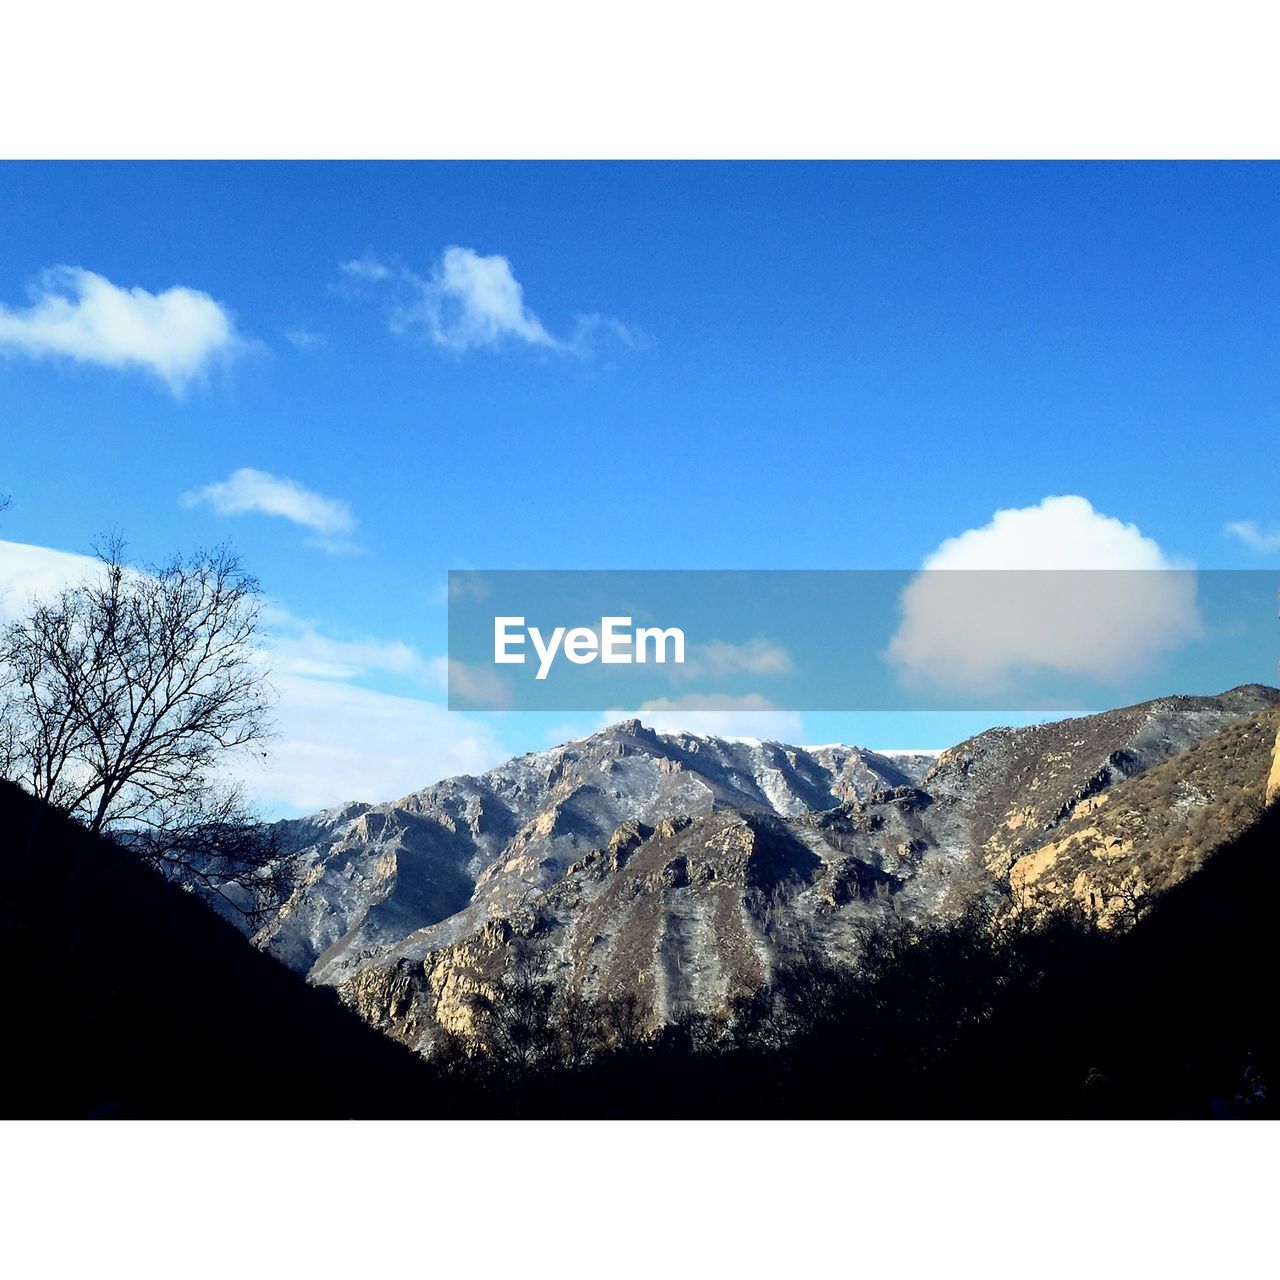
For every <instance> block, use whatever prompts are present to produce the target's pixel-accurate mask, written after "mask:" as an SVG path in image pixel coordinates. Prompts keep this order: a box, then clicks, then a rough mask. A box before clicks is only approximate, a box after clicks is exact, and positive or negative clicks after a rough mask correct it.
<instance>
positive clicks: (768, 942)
mask: <svg viewBox="0 0 1280 1280" xmlns="http://www.w3.org/2000/svg"><path fill="white" fill-rule="evenodd" d="M1278 704H1280V692H1277V691H1276V690H1273V689H1268V688H1265V687H1262V686H1256V685H1255V686H1244V687H1242V688H1239V689H1235V690H1231V691H1229V692H1228V693H1225V694H1222V695H1220V696H1217V697H1208V698H1192V697H1171V698H1162V699H1157V700H1155V701H1153V702H1149V703H1144V704H1141V705H1139V706H1135V707H1128V708H1121V709H1119V710H1116V711H1110V712H1105V713H1102V714H1100V715H1094V716H1084V717H1078V718H1073V719H1069V720H1064V721H1059V722H1056V723H1051V724H1045V725H1039V726H1034V727H1030V728H1021V729H993V730H990V731H988V732H986V733H983V734H979V735H977V736H976V737H975V738H972V739H970V740H968V741H966V742H964V743H961V744H960V745H958V746H956V747H953V748H952V749H950V750H949V751H946V752H943V753H942V754H941V755H939V756H937V757H936V758H935V757H931V756H925V755H916V756H912V757H905V758H904V757H888V756H884V755H877V754H876V753H873V752H868V751H863V750H860V749H858V748H852V747H842V746H829V747H821V748H803V747H790V746H785V745H783V744H779V743H760V742H749V741H730V740H724V739H717V738H710V737H699V736H694V735H688V734H676V735H669V734H658V733H655V732H653V731H651V730H649V729H646V728H645V727H644V726H642V725H641V724H640V723H639V722H638V721H628V722H625V723H623V724H619V725H615V726H612V727H611V728H609V729H606V730H604V731H602V732H600V733H598V734H595V735H593V736H592V737H590V738H587V739H584V740H582V741H580V742H574V743H569V744H566V745H565V746H562V747H557V748H555V749H553V750H550V751H545V752H539V753H536V754H534V755H530V756H525V757H521V758H520V759H518V760H513V761H511V762H509V763H508V764H506V765H503V766H501V767H500V768H499V769H496V770H494V771H492V772H491V773H488V774H485V775H483V776H481V777H479V778H456V779H450V780H448V781H446V782H442V783H439V784H437V785H436V786H433V787H429V788H427V789H425V790H423V791H420V792H416V793H413V794H412V795H410V796H407V797H405V798H403V799H402V800H400V801H397V802H396V803H394V804H387V805H378V806H367V805H351V806H346V807H344V808H341V809H337V810H330V811H327V812H325V813H323V814H318V815H316V816H315V817H313V818H309V819H303V820H299V821H297V822H292V823H289V824H286V828H285V835H286V838H287V840H288V841H289V843H290V844H291V845H292V847H294V848H295V849H298V850H300V851H301V856H302V858H303V860H304V862H305V867H306V871H305V875H304V877H303V881H302V883H301V885H300V887H299V889H298V890H297V892H296V893H295V894H294V895H293V897H292V898H291V899H290V900H289V901H288V902H287V903H285V904H284V906H283V907H282V909H281V911H280V913H279V914H278V916H277V917H276V919H274V920H273V921H272V922H271V923H270V924H269V925H268V926H267V928H266V929H265V930H264V931H263V933H262V935H261V939H260V940H261V941H262V943H263V944H264V945H265V946H266V947H267V948H268V949H270V950H271V951H273V952H274V953H275V954H276V955H277V956H279V957H280V958H281V959H283V960H285V961H286V963H288V964H290V965H291V967H293V968H295V969H297V970H298V971H300V972H305V973H307V974H308V976H309V977H310V978H311V980H312V981H313V982H319V983H325V984H331V985H335V986H338V987H339V989H340V991H341V993H342V995H343V998H344V999H345V1000H346V1001H347V1002H348V1003H349V1004H350V1005H351V1006H352V1007H354V1008H356V1009H357V1010H358V1011H359V1012H360V1013H361V1015H362V1016H363V1017H364V1018H365V1019H366V1020H367V1021H369V1022H371V1023H373V1024H374V1025H375V1026H378V1027H380V1028H381V1029H383V1030H386V1031H389V1032H390V1033H391V1034H393V1035H394V1036H395V1037H396V1038H398V1039H400V1040H402V1041H403V1042H404V1043H406V1044H409V1045H412V1046H413V1047H415V1048H425V1047H426V1046H427V1045H428V1044H429V1043H430V1041H431V1039H432V1037H433V1035H435V1034H436V1032H437V1031H438V1029H439V1028H440V1027H441V1026H443V1027H446V1028H450V1029H453V1030H459V1031H466V1030H468V1029H469V1028H470V1025H471V1017H472V1014H471V1003H472V997H473V996H474V995H475V994H477V993H480V994H484V993H487V992H492V991H493V990H494V988H495V984H496V983H498V982H499V981H500V979H501V976H502V974H503V972H504V971H505V970H506V968H507V966H508V963H509V959H510V955H511V952H512V948H513V946H515V945H516V944H517V943H521V944H522V945H533V946H535V947H536V948H537V950H538V952H539V954H540V955H541V956H542V957H543V959H544V960H545V962H546V963H547V964H548V965H549V966H550V967H551V969H552V971H553V972H554V973H555V975H556V977H557V979H558V980H559V981H561V982H563V983H565V984H567V985H569V986H570V987H572V988H574V989H576V990H578V991H580V992H581V993H582V994H583V995H584V996H587V997H611V996H624V997H630V998H634V999H635V1000H636V1001H637V1002H638V1003H639V1005H640V1006H641V1007H643V1008H645V1009H646V1010H647V1011H649V1016H650V1017H651V1018H652V1020H653V1021H654V1022H656V1023H662V1022H667V1021H671V1020H674V1019H677V1018H679V1017H680V1016H681V1015H682V1014H685V1013H689V1012H696V1013H707V1014H714V1013H719V1012H723V1010H724V1009H725V1008H726V1007H728V1005H729V1004H730V1003H731V1002H732V1001H733V1000H735V999H736V998H739V997H743V996H747V995H750V994H751V993H752V992H753V991H754V990H756V989H758V988H759V987H760V986H762V985H763V984H766V983H768V982H769V981H770V979H771V976H772V975H773V974H774V973H775V972H776V971H777V969H778V967H779V966H780V965H785V964H787V963H790V962H791V960H792V959H794V958H795V957H796V956H799V955H803V954H806V953H808V952H813V951H817V952H819V953H821V954H824V955H826V956H830V957H833V958H842V957H843V958H849V959H852V958H854V957H856V956H857V955H858V953H859V950H860V948H861V946H862V945H863V940H864V938H865V937H866V935H867V933H868V931H869V930H870V929H872V928H874V927H875V926H876V925H877V924H878V923H879V922H882V921H883V920H884V919H886V918H887V917H898V918H901V919H903V920H929V919H937V918H947V917H949V916H954V915H956V914H957V913H959V912H961V911H963V910H964V909H965V907H966V906H967V905H968V904H970V903H972V902H974V901H975V900H984V901H989V902H990V903H993V904H996V905H998V906H1000V907H1001V909H1008V910H1013V909H1016V910H1021V911H1026V912H1028V913H1030V914H1032V915H1036V914H1043V913H1045V912H1046V911H1048V910H1049V909H1050V908H1052V907H1054V906H1058V905H1063V904H1065V903H1068V902H1071V903H1075V904H1077V905H1079V906H1080V907H1081V908H1082V909H1084V910H1086V911H1091V912H1093V913H1094V914H1095V916H1096V917H1097V918H1098V919H1099V921H1100V923H1102V924H1103V925H1104V926H1106V925H1110V924H1112V923H1114V922H1115V921H1116V920H1117V919H1118V918H1119V917H1120V916H1121V915H1122V914H1123V913H1125V912H1129V913H1136V914H1141V912H1142V911H1143V910H1144V909H1145V906H1146V905H1147V903H1148V902H1149V901H1150V899H1151V897H1152V895H1153V894H1155V893H1158V892H1160V891H1162V890H1164V889H1166V888H1168V887H1169V885H1171V884H1173V883H1176V882H1177V881H1178V880H1180V879H1181V878H1183V877H1185V875H1186V874H1188V873H1189V872H1190V871H1191V870H1194V868H1195V866H1196V865H1198V863H1197V858H1198V857H1200V856H1202V855H1203V851H1204V849H1206V848H1207V847H1208V845H1207V844H1206V843H1205V840H1206V837H1207V836H1208V835H1209V834H1212V833H1216V832H1225V831H1227V830H1228V829H1229V828H1230V827H1231V824H1233V823H1238V822H1243V821H1245V820H1246V818H1247V817H1248V816H1249V815H1253V814H1256V813H1257V812H1260V810H1261V807H1262V802H1263V797H1264V792H1265V788H1266V780H1267V776H1268V774H1269V772H1270V771H1271V770H1272V769H1273V767H1277V766H1276V765H1275V752H1274V744H1275V741H1276V736H1277V734H1276V731H1277V727H1278V726H1277V718H1278V716H1280V712H1277V709H1276V708H1277V705H1278ZM1148 777H1149V778H1150V779H1151V781H1150V785H1149V786H1148V788H1147V789H1145V790H1144V789H1141V788H1140V787H1139V786H1138V783H1139V782H1141V781H1142V780H1144V779H1147V778H1148ZM1126 788H1128V790H1126Z"/></svg>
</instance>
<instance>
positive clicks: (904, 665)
mask: <svg viewBox="0 0 1280 1280" xmlns="http://www.w3.org/2000/svg"><path fill="white" fill-rule="evenodd" d="M1278 586H1280V571H1264V570H1192V569H1170V570H1117V569H1108V570H921V571H908V570H903V571H899V570H829V571H807V570H806V571H799V570H794V571H793V570H761V571H720V570H627V571H619V572H612V571H597V570H557V571H536V570H527V571H526V570H495V571H470V570H468V571H456V572H452V573H450V575H449V706H450V708H451V709H454V710H526V711H610V710H617V711H620V712H622V711H627V712H630V711H637V712H638V711H644V710H653V709H672V708H682V707H683V708H691V709H693V708H696V709H698V710H716V711H719V710H724V711H729V710H740V709H743V708H754V709H769V708H776V709H778V710H788V711H880V710H964V709H988V708H993V707H999V708H1005V709H1012V708H1024V709H1027V710H1037V709H1044V710H1070V709H1072V708H1081V709H1085V708H1096V707H1100V706H1115V705H1118V704H1120V703H1124V702H1136V701H1141V700H1143V699H1145V698H1150V697H1157V696H1160V695H1163V694H1170V693H1217V692H1221V691H1222V690H1223V689H1226V688H1230V687H1233V686H1235V685H1239V684H1251V683H1260V684H1274V683H1276V674H1277V650H1278V647H1280V627H1278V626H1277V618H1276V599H1277V587H1278Z"/></svg>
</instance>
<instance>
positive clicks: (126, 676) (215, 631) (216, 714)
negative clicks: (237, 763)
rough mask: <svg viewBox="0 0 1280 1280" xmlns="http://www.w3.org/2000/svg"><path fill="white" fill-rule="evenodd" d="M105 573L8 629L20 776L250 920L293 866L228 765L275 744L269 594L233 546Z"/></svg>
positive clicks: (2, 716)
mask: <svg viewBox="0 0 1280 1280" xmlns="http://www.w3.org/2000/svg"><path fill="white" fill-rule="evenodd" d="M99 558H100V560H101V561H102V565H101V569H100V571H99V572H98V573H96V574H95V575H92V576H90V577H88V578H86V579H85V580H84V581H83V582H81V583H80V584H78V585H76V586H74V587H70V588H67V589H65V590H63V591H62V592H61V593H60V594H59V595H58V596H57V597H56V598H55V599H53V600H49V601H44V602H37V603H35V604H34V605H33V606H32V608H31V611H30V613H29V614H28V615H27V616H26V617H24V618H20V619H18V620H16V621H14V622H12V623H10V624H9V625H8V626H7V627H6V628H5V629H4V631H3V633H2V634H0V758H3V762H4V764H5V765H6V770H5V771H6V773H7V774H8V776H10V777H11V778H14V779H15V780H17V781H19V782H21V783H22V784H23V785H24V786H25V787H26V788H27V789H28V790H30V791H31V792H33V793H34V794H35V795H37V796H39V797H40V798H41V799H43V800H45V801H47V802H48V803H49V804H51V805H53V806H54V807H56V808H58V809H60V810H62V811H63V812H65V813H68V814H70V815H72V816H73V817H75V818H77V819H79V820H80V821H81V822H83V823H84V824H85V825H86V826H87V827H88V828H89V829H90V830H91V831H94V832H96V833H104V834H105V833H109V834H112V835H114V836H116V837H117V838H118V839H120V840H121V841H122V842H123V843H126V844H128V845H130V846H131V847H133V848H134V849H135V850H137V851H138V852H139V853H140V854H141V855H142V856H144V857H146V858H148V859H150V860H151V861H153V862H155V863H157V864H158V865H161V866H162V868H163V869H164V870H165V871H166V873H168V874H170V875H172V876H174V877H175V878H177V879H179V880H182V881H183V882H184V883H186V884H189V885H199V886H200V887H202V888H204V889H206V890H211V891H212V892H214V893H215V894H217V895H218V896H219V897H221V898H223V899H224V900H225V901H227V902H228V903H230V905H232V906H235V907H236V908H237V909H239V910H241V911H254V910H257V909H259V908H260V907H261V905H262V902H263V900H264V897H270V896H271V895H272V893H273V891H274V889H276V888H278V887H279V886H278V885H277V884H276V883H275V882H276V880H277V878H278V875H279V874H280V873H282V871H283V860H282V859H280V858H279V856H278V851H277V850H276V849H275V848H274V847H273V845H272V841H271V840H270V838H269V837H268V835H267V833H266V831H265V830H264V829H263V828H262V827H261V826H260V824H258V823H256V822H255V821H254V819H253V815H252V814H251V813H250V812H249V809H248V807H247V805H246V804H245V802H244V800H243V797H242V795H241V793H240V791H239V790H238V788H237V787H236V786H235V785H234V784H233V783H232V782H231V781H230V780H229V777H228V774H227V765H228V763H229V760H230V758H231V756H232V754H233V753H234V752H236V751H237V750H258V749H260V747H261V745H262V744H263V743H264V741H265V740H266V739H267V737H268V736H269V728H270V727H269V722H268V712H269V709H270V691H269V688H268V686H267V683H266V678H265V677H266V670H265V666H264V664H263V662H262V658H261V653H260V651H259V648H258V645H257V631H258V621H259V612H260V602H261V597H260V591H259V587H258V583H257V581H256V580H255V579H254V578H253V577H252V576H251V575H250V574H248V573H247V572H246V571H245V570H244V568H243V567H242V565H241V564H240V561H239V560H238V558H237V557H236V556H235V555H234V554H233V553H232V552H231V551H229V550H227V549H226V548H219V549H217V550H214V551H212V552H202V553H197V554H195V555H193V556H191V557H189V558H182V557H178V558H175V559H173V560H171V561H169V562H168V563H167V564H164V565H160V566H152V567H149V568H146V569H134V568H130V567H129V566H127V565H126V564H125V562H124V557H123V547H122V545H121V544H120V543H119V541H118V540H113V541H111V542H110V543H108V544H107V546H106V547H105V548H104V549H103V550H101V551H100V552H99Z"/></svg>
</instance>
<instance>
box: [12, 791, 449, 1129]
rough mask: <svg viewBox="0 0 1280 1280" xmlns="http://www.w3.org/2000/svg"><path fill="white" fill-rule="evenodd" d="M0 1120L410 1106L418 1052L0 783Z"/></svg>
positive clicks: (426, 1077)
mask: <svg viewBox="0 0 1280 1280" xmlns="http://www.w3.org/2000/svg"><path fill="white" fill-rule="evenodd" d="M0 859H3V878H2V881H0V962H2V970H0V971H2V972H3V975H4V990H5V1010H4V1024H5V1030H6V1034H5V1037H4V1040H5V1051H6V1061H5V1063H4V1068H5V1070H4V1077H5V1080H6V1084H5V1091H6V1092H5V1097H4V1101H3V1106H2V1107H0V1112H2V1113H3V1114H4V1115H6V1116H9V1117H56V1116H137V1117H191V1118H202V1117H303V1116H307V1117H312V1116H315V1117H322V1116H323V1117H342V1116H366V1117H376V1116H415V1115H426V1114H432V1113H439V1112H440V1111H442V1110H445V1109H447V1108H448V1107H450V1106H455V1105H457V1101H458V1100H457V1099H456V1098H452V1099H451V1098H448V1097H446V1096H445V1094H444V1093H443V1092H442V1091H441V1090H439V1089H438V1088H437V1086H436V1083H435V1080H434V1077H433V1072H432V1070H431V1068H430V1067H428V1066H427V1065H426V1064H425V1063H424V1062H423V1061H422V1060H421V1059H420V1058H417V1057H415V1056H414V1055H413V1054H411V1053H410V1052H409V1051H407V1050H405V1049H403V1048H401V1047H400V1046H399V1045H397V1044H394V1043H393V1042H392V1041H390V1040H388V1039H387V1038H385V1037H384V1036H382V1035H380V1034H379V1033H378V1032H376V1031H374V1030H372V1029H371V1028H369V1027H367V1026H365V1025H364V1024H363V1023H362V1022H360V1020H359V1019H358V1018H356V1017H355V1016H354V1015H352V1014H350V1013H348V1012H347V1011H346V1010H345V1009H343V1008H342V1006H341V1005H340V1004H339V1003H338V1001H337V999H336V998H335V997H334V996H333V995H332V994H331V993H330V992H328V991H322V990H318V989H316V988H312V987H309V986H307V984H306V983H305V982H303V981H302V980H301V979H300V978H298V977H296V976H295V975H294V974H292V973H290V972H289V971H288V970H286V969H285V968H284V967H283V966H282V965H280V964H279V963H278V962H277V961H275V960H274V959H272V958H271V957H269V956H267V955H264V954H262V953H261V952H259V951H256V950H255V949H254V948H253V947H252V946H250V945H249V943H247V942H246V941H245V939H244V938H243V937H242V936H241V935H240V934H239V933H238V932H237V931H236V930H235V929H234V928H233V927H232V926H231V925H229V924H227V923H225V922H224V921H223V920H220V919H218V918H217V917H216V916H214V915H213V913H212V912H210V910H209V909H208V908H207V907H206V906H204V905H203V904H201V903H200V902H199V901H197V900H196V899H195V898H193V897H192V896H191V895H189V894H187V893H184V892H183V891H181V890H180V889H178V888H176V887H174V886H172V885H170V884H168V883H166V882H165V881H164V880H163V879H161V878H160V877H159V876H158V875H157V874H155V873H154V872H152V871H150V870H149V869H147V868H146V867H144V866H142V865H140V864H138V863H137V862H135V861H134V860H133V859H132V858H131V857H130V856H129V855H128V854H126V853H125V852H123V851H122V850H121V849H120V848H118V847H117V846H115V845H113V844H111V843H109V842H107V841H105V840H101V839H96V838H94V837H91V836H90V835H89V834H88V833H87V832H85V831H84V830H83V829H81V828H80V827H78V826H76V825H75V824H73V823H72V822H70V821H68V820H67V819H64V818H62V817H61V816H60V815H58V814H56V813H54V812H53V811H52V810H50V809H48V808H46V807H45V806H43V805H41V804H40V803H39V802H38V801H35V800H33V799H31V798H30V797H29V796H27V795H26V794H24V793H23V792H21V791H20V790H18V789H17V788H16V787H14V786H12V785H11V784H9V783H0Z"/></svg>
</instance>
